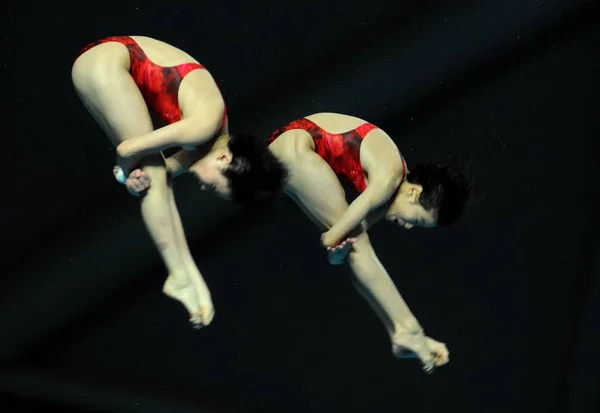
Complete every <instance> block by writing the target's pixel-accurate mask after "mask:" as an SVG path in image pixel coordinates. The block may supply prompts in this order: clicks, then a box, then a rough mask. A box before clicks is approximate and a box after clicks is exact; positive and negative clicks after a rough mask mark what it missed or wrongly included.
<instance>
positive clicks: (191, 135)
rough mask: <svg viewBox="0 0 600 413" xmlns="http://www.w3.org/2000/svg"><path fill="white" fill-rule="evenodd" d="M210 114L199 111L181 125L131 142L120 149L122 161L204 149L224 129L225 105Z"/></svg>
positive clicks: (127, 142) (161, 129)
mask: <svg viewBox="0 0 600 413" xmlns="http://www.w3.org/2000/svg"><path fill="white" fill-rule="evenodd" d="M217 106H218V107H213V108H211V109H210V110H199V111H198V112H196V113H195V114H193V115H191V116H189V117H186V118H184V119H182V120H180V121H178V122H175V123H172V124H170V125H167V126H165V127H163V128H160V129H156V130H154V131H152V132H150V133H148V134H146V135H142V136H136V137H133V138H131V139H127V140H126V141H124V142H122V143H121V144H120V145H119V146H118V147H117V154H118V155H119V156H120V157H121V158H141V157H143V156H144V155H148V154H151V153H156V152H160V151H163V150H165V149H168V148H172V147H175V146H183V145H201V144H203V143H205V142H208V141H210V140H211V139H212V138H213V137H214V136H215V134H216V133H217V132H218V131H219V128H220V127H221V122H222V120H223V110H224V107H223V105H222V104H220V105H217Z"/></svg>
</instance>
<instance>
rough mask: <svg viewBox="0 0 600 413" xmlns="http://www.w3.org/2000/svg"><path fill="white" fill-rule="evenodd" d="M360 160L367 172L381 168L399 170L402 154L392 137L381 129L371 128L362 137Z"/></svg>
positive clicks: (387, 170)
mask: <svg viewBox="0 0 600 413" xmlns="http://www.w3.org/2000/svg"><path fill="white" fill-rule="evenodd" d="M360 162H361V164H362V165H363V168H364V169H365V171H367V173H369V172H370V173H371V174H372V173H374V172H375V171H377V170H383V171H385V172H384V173H388V172H389V171H390V170H393V171H398V172H401V170H402V168H403V164H402V155H401V154H400V150H399V149H398V146H397V145H396V143H395V142H394V141H393V140H392V138H391V137H390V136H389V135H388V134H387V133H386V132H384V131H383V130H381V129H373V130H372V131H370V132H369V133H368V134H367V136H365V138H364V139H363V142H362V144H361V147H360Z"/></svg>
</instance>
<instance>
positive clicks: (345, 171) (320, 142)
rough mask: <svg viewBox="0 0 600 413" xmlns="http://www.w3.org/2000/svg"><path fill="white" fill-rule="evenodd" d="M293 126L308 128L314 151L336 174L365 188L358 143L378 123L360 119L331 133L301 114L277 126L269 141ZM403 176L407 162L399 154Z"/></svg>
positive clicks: (359, 187) (361, 189)
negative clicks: (353, 125) (350, 127)
mask: <svg viewBox="0 0 600 413" xmlns="http://www.w3.org/2000/svg"><path fill="white" fill-rule="evenodd" d="M292 129H302V130H305V131H306V132H308V133H309V134H310V136H312V138H313V141H314V142H315V151H316V152H317V153H318V154H319V156H321V158H323V159H324V160H325V162H327V164H329V166H330V167H331V169H333V171H334V172H335V173H336V174H337V175H340V176H343V177H345V178H346V179H348V180H349V181H350V183H351V184H352V185H353V186H354V187H355V188H356V190H357V191H359V192H363V191H364V190H365V189H366V188H367V180H366V178H365V172H364V171H363V168H362V165H361V163H360V145H361V143H362V140H363V139H364V138H365V136H367V133H369V132H370V131H372V130H373V129H377V126H375V125H373V124H371V123H363V124H362V125H360V126H359V127H357V128H356V129H353V130H351V131H348V132H344V133H330V132H327V131H326V130H325V129H323V128H321V127H320V126H319V125H317V124H315V123H314V122H312V121H310V120H308V119H306V118H302V119H298V120H295V121H293V122H290V123H289V124H287V125H286V126H284V127H282V128H279V129H277V130H276V131H275V132H273V134H272V135H271V137H270V138H269V140H268V143H269V144H271V143H272V142H273V141H274V140H275V139H277V138H278V137H279V135H281V134H282V133H284V132H287V131H289V130H292ZM404 178H406V163H405V162H404V158H402V181H404Z"/></svg>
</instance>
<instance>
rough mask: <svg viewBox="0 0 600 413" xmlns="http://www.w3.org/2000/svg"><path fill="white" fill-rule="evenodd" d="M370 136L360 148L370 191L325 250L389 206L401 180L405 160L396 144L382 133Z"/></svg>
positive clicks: (329, 235) (327, 236)
mask: <svg viewBox="0 0 600 413" xmlns="http://www.w3.org/2000/svg"><path fill="white" fill-rule="evenodd" d="M377 132H378V133H376V134H372V135H369V136H368V137H366V138H365V140H364V141H363V144H362V147H361V164H362V166H363V169H364V170H365V171H366V172H367V174H368V176H369V185H368V186H367V189H365V191H364V192H363V193H362V194H360V195H359V196H358V197H357V198H356V199H355V200H354V202H352V203H351V204H350V205H349V206H348V209H347V210H346V212H345V213H344V215H342V217H341V218H340V220H339V221H338V222H336V223H335V224H334V225H333V226H332V227H331V228H330V229H329V231H327V232H326V233H324V234H323V237H322V239H321V241H322V243H323V245H324V246H326V247H333V246H336V245H337V244H338V243H339V242H340V241H341V240H343V239H344V238H346V237H347V236H348V234H349V233H350V232H352V231H353V230H354V229H355V228H357V227H358V226H359V225H360V224H361V223H362V222H363V221H364V220H365V218H366V217H367V216H368V215H369V214H370V213H372V212H373V211H375V210H376V209H377V208H379V207H380V206H382V205H383V204H384V203H386V202H387V201H388V200H389V199H390V198H391V197H392V196H393V194H394V192H395V191H396V189H397V188H398V186H399V185H400V183H401V182H400V181H401V180H402V168H403V166H402V158H401V156H400V152H399V151H398V148H397V147H396V144H395V143H394V142H393V141H392V140H391V139H390V137H389V136H387V135H386V134H385V133H383V132H382V131H377Z"/></svg>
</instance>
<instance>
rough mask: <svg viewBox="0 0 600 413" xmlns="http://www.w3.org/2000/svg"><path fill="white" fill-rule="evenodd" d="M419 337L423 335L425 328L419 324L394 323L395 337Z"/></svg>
mask: <svg viewBox="0 0 600 413" xmlns="http://www.w3.org/2000/svg"><path fill="white" fill-rule="evenodd" d="M407 334H409V335H419V334H423V327H421V325H420V324H419V323H418V322H416V321H415V322H398V323H394V334H393V336H399V335H407Z"/></svg>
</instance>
